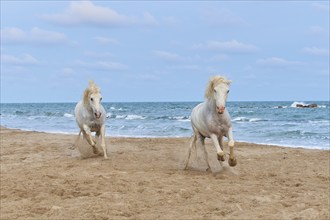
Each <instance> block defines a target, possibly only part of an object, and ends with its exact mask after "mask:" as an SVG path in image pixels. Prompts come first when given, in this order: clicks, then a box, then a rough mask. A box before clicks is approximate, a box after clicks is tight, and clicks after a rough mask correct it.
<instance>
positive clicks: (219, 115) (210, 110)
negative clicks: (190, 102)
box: [185, 76, 237, 169]
mask: <svg viewBox="0 0 330 220" xmlns="http://www.w3.org/2000/svg"><path fill="white" fill-rule="evenodd" d="M230 83H231V81H230V80H227V79H226V78H224V77H221V76H214V77H212V78H211V79H210V81H209V84H208V86H207V88H206V91H205V98H206V100H205V101H204V102H203V103H200V104H199V105H197V106H196V107H195V108H194V109H193V110H192V113H191V124H192V128H193V131H194V134H193V136H192V141H191V143H190V147H189V151H188V156H187V159H186V161H185V169H187V168H188V164H189V160H190V156H191V151H192V150H194V151H196V142H197V140H198V141H199V143H200V144H201V145H202V149H203V152H204V155H205V159H206V161H207V165H208V167H209V168H211V167H210V164H209V161H208V157H207V152H206V148H205V138H211V139H212V142H213V144H214V146H215V148H216V151H217V155H218V160H219V161H225V153H224V152H223V142H222V139H223V136H226V137H227V138H228V146H229V147H230V157H229V160H228V164H229V165H230V166H235V165H236V164H237V161H236V157H235V156H234V139H233V132H232V125H231V119H230V115H229V113H228V111H227V109H226V100H227V95H228V93H229V86H230Z"/></svg>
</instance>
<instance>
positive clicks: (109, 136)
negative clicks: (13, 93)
mask: <svg viewBox="0 0 330 220" xmlns="http://www.w3.org/2000/svg"><path fill="white" fill-rule="evenodd" d="M0 128H1V129H9V130H20V131H26V132H39V133H47V134H55V135H56V134H58V135H73V136H77V135H78V133H79V131H78V130H77V132H76V133H70V132H58V131H54V132H52V131H37V130H28V129H20V128H8V127H5V126H2V125H0ZM105 137H106V138H136V139H144V138H150V139H171V138H174V139H175V138H178V139H180V138H183V139H185V138H186V139H187V138H188V139H189V138H190V137H191V136H176V137H175V136H124V135H123V136H119V135H118V136H115V135H106V136H105ZM224 142H227V141H226V138H225V140H224ZM235 143H245V144H255V145H262V146H269V147H285V148H298V149H299V148H302V149H310V150H323V151H330V146H328V147H314V146H300V145H297V146H296V145H285V144H276V143H258V142H253V141H251V142H250V141H244V140H242V141H241V140H238V141H236V140H235Z"/></svg>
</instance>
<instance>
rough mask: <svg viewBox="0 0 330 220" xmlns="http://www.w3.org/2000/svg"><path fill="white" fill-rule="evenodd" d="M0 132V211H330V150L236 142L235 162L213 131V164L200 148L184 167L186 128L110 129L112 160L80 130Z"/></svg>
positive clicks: (5, 215) (134, 215)
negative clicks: (143, 134)
mask: <svg viewBox="0 0 330 220" xmlns="http://www.w3.org/2000/svg"><path fill="white" fill-rule="evenodd" d="M0 134H1V152H0V153H1V157H0V161H1V173H0V175H1V191H0V198H1V204H0V205H1V209H0V217H1V219H27V218H29V219H49V218H52V219H74V218H79V219H177V218H180V219H201V218H204V219H329V218H330V213H329V204H330V199H329V198H330V174H329V173H330V167H329V166H330V151H324V150H312V149H302V148H286V147H277V146H274V147H269V146H265V145H256V144H251V143H243V142H237V144H236V145H235V149H234V153H235V155H236V157H237V161H238V164H237V165H236V166H235V167H229V166H228V162H227V161H225V162H223V164H222V166H221V165H220V163H219V162H218V161H217V158H216V154H215V150H214V147H213V146H212V143H211V142H210V141H206V149H207V151H208V155H209V162H210V164H211V169H212V172H213V173H211V172H210V171H209V172H207V171H206V168H207V165H206V162H205V160H204V158H203V156H202V151H201V150H200V149H197V157H195V158H193V160H192V161H191V165H190V167H189V169H188V170H184V169H183V161H184V159H185V157H186V153H187V148H188V144H189V138H158V139H153V138H111V137H110V138H109V137H107V138H106V144H107V148H108V157H109V159H108V160H105V159H103V157H102V156H95V155H94V156H92V157H89V158H87V159H83V158H82V157H81V155H80V153H79V151H78V150H77V149H74V148H72V145H73V143H74V142H75V139H76V135H64V134H50V133H44V132H30V131H22V130H17V129H15V130H14V129H7V128H4V127H1V129H0ZM88 149H89V150H91V148H88ZM224 150H225V153H226V155H228V152H229V149H228V147H227V145H226V144H225V147H224ZM227 159H228V157H227Z"/></svg>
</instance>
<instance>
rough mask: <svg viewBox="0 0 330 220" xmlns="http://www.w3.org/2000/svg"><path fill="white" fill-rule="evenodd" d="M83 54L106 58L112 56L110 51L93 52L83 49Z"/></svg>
mask: <svg viewBox="0 0 330 220" xmlns="http://www.w3.org/2000/svg"><path fill="white" fill-rule="evenodd" d="M84 55H85V56H88V57H94V58H106V57H112V56H113V55H112V54H111V53H110V52H94V51H85V52H84Z"/></svg>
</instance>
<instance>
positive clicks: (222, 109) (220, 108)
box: [217, 106, 226, 114]
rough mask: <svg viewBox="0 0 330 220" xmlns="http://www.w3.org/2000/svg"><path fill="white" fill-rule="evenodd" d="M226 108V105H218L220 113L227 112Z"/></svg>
mask: <svg viewBox="0 0 330 220" xmlns="http://www.w3.org/2000/svg"><path fill="white" fill-rule="evenodd" d="M225 109H226V107H224V106H221V107H219V106H217V112H218V114H223V113H224V112H225Z"/></svg>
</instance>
